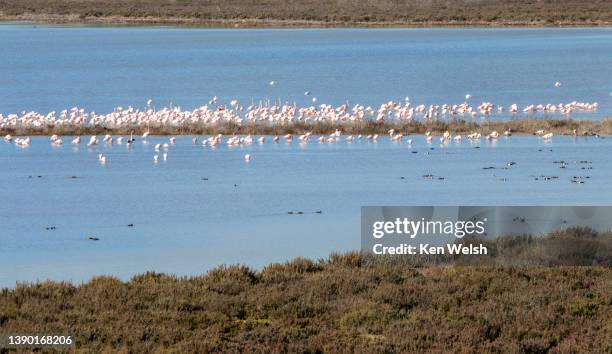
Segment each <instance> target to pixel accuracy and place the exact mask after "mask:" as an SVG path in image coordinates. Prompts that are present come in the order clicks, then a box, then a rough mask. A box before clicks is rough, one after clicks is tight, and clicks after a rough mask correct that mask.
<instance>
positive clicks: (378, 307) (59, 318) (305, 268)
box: [0, 228, 612, 353]
mask: <svg viewBox="0 0 612 354" xmlns="http://www.w3.org/2000/svg"><path fill="white" fill-rule="evenodd" d="M611 236H612V234H610V233H605V234H597V233H594V232H593V231H592V230H590V229H588V228H577V229H573V230H569V229H568V230H566V231H559V232H554V233H552V234H549V235H548V236H545V237H544V238H531V237H527V236H514V237H511V238H508V237H505V238H501V239H499V240H496V241H486V242H487V244H488V245H489V246H490V247H491V248H492V249H493V250H494V252H492V253H491V254H490V255H487V256H476V257H474V256H452V257H448V256H439V255H438V256H427V257H416V258H414V257H415V256H395V257H373V256H368V255H364V254H361V253H359V252H349V253H344V254H332V255H330V256H329V257H328V258H327V259H320V260H318V261H313V260H310V259H306V258H299V257H298V258H295V259H293V260H291V261H287V262H284V263H272V264H269V265H267V266H266V267H264V268H263V269H261V270H254V269H253V268H249V267H247V266H244V265H228V266H219V267H217V268H213V269H211V270H209V271H208V272H207V273H205V274H202V275H195V276H176V275H170V274H164V273H156V272H146V273H141V274H138V275H135V276H133V277H131V278H130V279H129V280H127V281H122V280H120V279H118V278H116V277H113V276H96V277H94V278H92V279H91V280H89V281H87V282H83V283H80V284H76V285H75V284H72V283H70V282H60V281H43V282H37V283H18V284H17V285H16V287H15V288H12V289H9V288H3V289H1V290H0V324H1V325H2V327H3V329H4V330H5V332H7V333H17V332H19V333H56V332H58V330H60V331H64V332H63V333H71V334H73V335H74V336H75V337H76V338H75V339H76V347H77V349H78V350H88V351H93V352H101V351H120V350H121V349H125V348H126V346H129V347H130V348H131V349H132V350H134V351H136V352H150V351H155V349H157V350H162V351H177V352H186V351H196V352H223V351H224V352H235V351H246V352H275V351H279V352H328V351H329V352H335V351H342V350H343V349H346V348H351V351H354V352H361V353H369V352H383V351H384V352H395V351H417V352H423V351H434V352H447V351H453V352H455V351H457V352H474V351H482V350H483V349H487V351H494V352H500V351H501V352H503V351H513V352H514V351H517V352H520V351H522V352H548V351H550V350H553V351H555V350H556V351H560V352H574V351H577V352H605V351H606V350H607V349H609V348H608V343H606V342H605V341H601V340H595V339H597V338H601V336H602V331H603V333H605V328H606V324H607V323H608V322H609V321H608V319H609V315H610V311H611V306H610V294H609V291H608V289H609V288H610V286H612V267H610V264H611V263H610V261H611V258H610V256H611V254H610V251H611V250H612V248H610V241H612V239H611V238H610V237H611ZM464 241H467V242H476V241H475V239H474V240H471V241H469V240H465V239H464ZM462 242H463V241H462ZM478 242H482V240H481V241H478ZM368 257H370V258H368ZM372 257H373V258H372ZM533 304H538V306H537V307H536V308H535V310H534V305H533ZM92 314H95V316H92ZM551 316H552V317H551ZM398 328H400V329H401V328H404V330H401V331H400V332H398ZM432 328H433V329H434V330H432ZM264 339H265V340H264ZM519 349H521V350H519Z"/></svg>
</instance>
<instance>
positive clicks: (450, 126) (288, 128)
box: [0, 118, 612, 136]
mask: <svg viewBox="0 0 612 354" xmlns="http://www.w3.org/2000/svg"><path fill="white" fill-rule="evenodd" d="M336 129H338V130H340V131H342V133H344V134H353V135H355V134H381V135H382V134H388V131H389V130H390V129H394V130H395V133H402V134H404V135H410V134H425V133H426V132H431V134H434V135H440V134H443V133H444V132H446V131H449V132H450V133H452V134H470V133H472V132H480V133H481V134H482V135H483V136H484V135H486V134H489V133H491V132H493V131H497V132H498V133H499V134H503V133H504V132H506V131H508V132H509V133H510V134H528V135H532V134H536V132H537V131H539V130H543V131H544V132H546V133H553V134H555V135H573V134H574V130H576V134H577V135H579V136H592V135H603V136H606V135H612V118H605V119H601V120H574V119H517V120H490V121H486V122H481V123H477V122H474V121H465V120H448V121H441V120H436V121H411V122H406V123H395V122H374V121H364V122H352V123H326V122H318V123H307V122H294V123H287V124H283V125H280V124H266V123H249V124H240V125H239V124H234V123H222V124H191V125H184V126H170V127H169V126H149V127H146V126H133V127H121V128H114V129H113V128H108V127H103V126H73V125H66V126H46V127H42V128H37V129H34V128H4V129H0V135H2V136H5V135H7V134H10V135H13V136H25V135H34V136H35V135H53V134H56V135H96V134H118V135H129V134H132V133H133V134H137V135H140V134H142V133H144V132H146V131H149V133H150V134H152V135H214V134H224V135H232V134H258V135H284V134H305V133H307V132H310V133H312V134H330V133H332V132H334V131H335V130H336Z"/></svg>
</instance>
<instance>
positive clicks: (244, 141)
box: [4, 129, 577, 165]
mask: <svg viewBox="0 0 612 354" xmlns="http://www.w3.org/2000/svg"><path fill="white" fill-rule="evenodd" d="M387 133H388V135H389V139H390V140H391V141H393V142H396V143H402V142H403V138H404V135H403V134H401V133H397V132H396V131H395V129H390V130H389V131H388V132H387ZM573 133H574V136H576V135H577V131H576V130H575V129H574V131H573ZM502 135H503V136H506V137H507V136H510V135H512V133H511V131H509V130H506V131H504V132H503V133H502V134H500V133H499V132H497V131H493V132H491V133H489V134H487V135H485V136H483V135H482V134H481V133H478V132H473V133H471V134H467V135H466V136H465V138H466V139H468V140H470V141H472V142H474V141H480V140H481V139H483V138H484V139H486V140H496V139H498V138H499V137H500V136H502ZM535 135H537V136H538V137H540V138H541V139H543V140H550V139H552V137H553V133H550V132H549V133H547V132H545V131H544V130H538V131H536V132H535ZM148 137H149V132H148V131H147V132H145V133H144V134H142V136H141V140H142V142H143V143H144V144H147V143H148V141H147V139H148ZM311 137H312V134H311V133H309V132H307V133H305V134H302V135H299V136H296V137H295V138H297V140H298V141H299V143H300V144H308V143H309V142H310V139H311ZM424 137H425V141H426V143H428V144H431V143H432V142H433V141H434V140H433V139H434V136H433V135H432V134H431V132H426V133H425V136H424ZM342 138H343V135H342V132H341V131H340V130H338V129H335V131H334V132H332V133H330V134H329V135H320V136H318V137H317V138H316V139H315V140H316V141H317V142H318V143H328V144H329V143H336V142H339V141H341V140H342ZM378 138H379V135H378V134H369V135H366V136H363V135H361V134H360V135H346V136H344V140H345V141H346V142H348V143H352V142H353V141H356V140H362V139H365V140H367V141H370V142H377V141H378ZM463 138H464V137H463V136H462V135H452V134H451V133H450V132H448V131H446V132H444V133H443V134H442V135H441V136H440V137H438V139H439V141H440V143H441V144H449V143H450V142H451V141H455V142H457V143H460V142H461V140H462V139H463ZM270 139H271V141H272V142H273V143H279V142H281V141H284V142H286V143H292V142H293V140H294V135H293V134H286V135H284V136H282V137H280V136H274V137H271V138H270ZM281 139H282V140H281ZM49 140H50V143H51V145H52V146H55V147H59V146H63V145H64V140H63V139H62V138H61V137H60V136H58V135H52V136H51V137H50V138H49ZM4 141H5V142H7V143H12V142H14V143H15V145H17V146H19V147H28V146H30V145H31V143H32V139H30V137H26V138H13V137H12V136H11V135H6V136H5V137H4ZM135 142H136V139H135V138H134V135H133V134H131V135H130V137H129V138H127V139H126V138H125V137H123V136H118V137H113V136H112V135H110V134H106V135H105V136H104V137H103V138H102V139H101V140H100V139H99V138H98V137H97V136H95V135H93V136H91V137H90V138H89V141H88V142H87V144H86V145H87V147H88V148H95V147H97V146H98V145H100V144H104V145H107V146H108V145H114V144H116V145H123V144H124V143H125V144H126V145H127V146H128V148H129V147H131V146H132V145H133V144H134V143H135ZM191 142H192V144H194V145H196V144H200V141H199V138H198V137H193V138H192V140H191ZM405 142H406V144H408V145H412V144H413V139H410V138H407V139H406V141H405ZM81 143H82V141H81V137H80V136H77V137H75V138H74V139H72V141H71V144H72V145H75V146H80V145H81ZM221 143H223V135H222V134H217V135H214V136H210V137H207V138H204V139H203V140H202V142H201V144H202V145H203V146H209V147H215V146H217V145H219V144H221ZM225 143H226V144H227V145H228V146H242V145H251V144H253V143H257V144H265V143H266V136H260V137H253V136H252V135H246V136H236V135H232V136H229V137H227V139H226V140H225ZM175 144H176V137H174V136H172V137H170V138H169V139H168V142H166V143H163V144H162V143H157V144H155V146H154V150H155V155H154V156H153V161H154V162H155V163H157V162H159V160H160V154H161V158H162V159H163V160H164V161H166V160H168V150H169V148H170V146H171V145H175ZM251 158H252V157H251V154H246V155H244V159H245V161H247V162H248V161H251ZM98 160H99V162H100V163H101V164H103V165H105V164H106V162H107V157H106V156H105V155H104V154H98Z"/></svg>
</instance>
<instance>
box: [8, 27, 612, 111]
mask: <svg viewBox="0 0 612 354" xmlns="http://www.w3.org/2000/svg"><path fill="white" fill-rule="evenodd" d="M0 48H1V50H2V59H1V60H0V98H1V99H0V113H3V114H8V113H19V112H21V111H23V110H25V111H30V110H36V111H39V112H45V113H46V112H49V111H51V110H56V111H60V110H62V109H64V108H66V107H72V106H75V105H78V106H80V107H82V108H85V109H86V110H88V111H92V110H93V111H96V112H97V113H106V112H109V111H112V109H113V108H114V107H117V106H124V107H125V106H127V105H133V106H137V107H143V106H144V104H145V101H146V100H147V98H153V99H154V103H155V104H156V105H157V107H160V106H167V105H170V104H174V105H180V106H182V107H183V108H186V109H192V108H195V107H198V106H201V105H202V104H204V103H206V102H207V101H208V100H209V99H210V98H211V97H212V96H215V95H216V96H218V97H219V98H220V100H221V101H224V102H227V101H229V100H230V99H232V98H238V99H239V100H240V101H242V102H243V103H247V104H248V103H249V102H250V101H251V100H253V101H258V100H261V99H280V100H281V101H289V102H291V101H297V103H298V104H302V105H303V104H309V103H310V97H305V96H304V92H305V91H306V90H308V91H311V92H312V94H313V96H316V97H317V98H318V99H319V103H331V104H336V105H337V104H341V103H344V102H345V101H346V100H349V101H350V102H351V103H357V102H359V103H363V104H370V105H378V104H381V103H383V102H387V101H389V100H403V99H404V97H406V96H410V97H411V98H412V102H414V103H416V104H420V103H423V104H444V103H450V104H453V103H461V102H463V100H464V96H465V94H466V93H470V94H472V96H473V97H474V101H475V102H482V101H490V102H493V103H495V104H502V105H505V106H508V105H510V104H511V103H517V104H519V105H520V106H525V105H528V104H539V103H543V104H546V103H553V104H558V103H560V102H570V101H572V100H578V101H588V102H594V101H597V102H599V104H600V109H599V111H598V112H596V113H594V114H582V113H581V114H575V116H576V117H577V118H582V117H586V118H597V117H603V116H612V97H611V96H610V94H611V92H612V73H611V71H610V68H611V67H612V29H611V28H565V29H559V28H554V29H520V28H518V29H488V28H487V29H282V30H281V29H179V28H161V27H156V28H145V27H122V28H112V27H98V28H91V27H47V26H39V25H0ZM272 80H274V81H276V82H277V83H278V84H277V85H276V86H273V87H272V86H270V85H269V82H270V81H272ZM555 81H560V82H561V83H562V86H561V88H558V89H556V88H554V87H553V84H554V82H555Z"/></svg>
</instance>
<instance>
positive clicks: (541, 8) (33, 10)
mask: <svg viewBox="0 0 612 354" xmlns="http://www.w3.org/2000/svg"><path fill="white" fill-rule="evenodd" d="M0 20H1V21H35V22H44V23H72V24H106V25H111V24H131V25H180V26H198V27H423V26H428V27H436V26H496V27H506V26H610V25H612V4H611V3H610V1H607V0H591V1H588V2H584V1H581V0H558V1H523V0H506V1H501V0H479V1H472V0H456V1H450V2H449V1H446V0H429V1H413V0H400V1H361V0H344V1H341V2H334V1H325V0H309V1H291V2H287V1H284V0H268V1H265V2H252V1H246V0H229V1H228V0H210V1H195V0H182V1H167V0H150V1H146V2H143V1H137V0H108V1H104V2H100V1H90V0H54V1H47V0H3V1H2V2H0Z"/></svg>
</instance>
